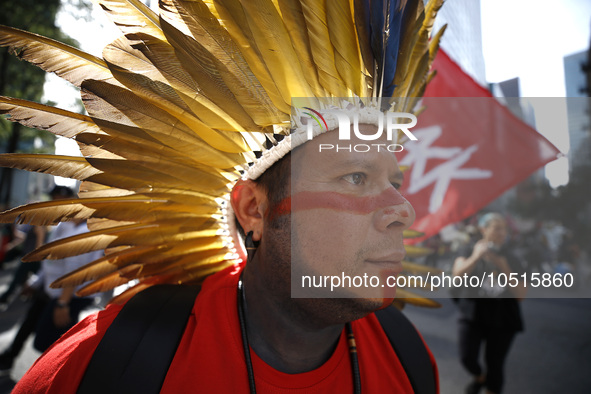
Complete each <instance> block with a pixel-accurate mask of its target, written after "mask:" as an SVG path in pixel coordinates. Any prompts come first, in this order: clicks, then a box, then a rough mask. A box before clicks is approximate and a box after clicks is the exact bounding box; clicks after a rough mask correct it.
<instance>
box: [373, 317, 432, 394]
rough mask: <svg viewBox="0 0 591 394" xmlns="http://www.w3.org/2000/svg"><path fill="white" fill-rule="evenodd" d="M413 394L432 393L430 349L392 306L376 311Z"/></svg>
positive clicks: (408, 322)
mask: <svg viewBox="0 0 591 394" xmlns="http://www.w3.org/2000/svg"><path fill="white" fill-rule="evenodd" d="M375 314H376V317H377V318H378V320H379V322H380V324H381V325H382V328H383V329H384V332H385V333H386V335H387V336H388V339H389V340H390V344H391V345H392V348H393V349H394V351H395V352H396V355H397V356H398V359H399V360H400V363H401V364H402V367H403V368H404V371H405V372H406V376H408V380H409V381H410V384H411V385H412V388H413V390H414V392H415V393H416V394H435V393H436V392H437V387H436V386H437V385H436V383H435V382H436V379H435V371H434V369H433V365H432V364H431V358H430V357H429V352H428V351H427V348H426V346H425V343H424V342H423V340H422V338H421V337H420V336H419V333H418V332H417V330H416V328H415V327H414V326H413V325H412V323H411V322H410V321H409V320H408V318H407V317H406V316H404V314H403V313H402V312H400V311H399V310H398V309H396V308H395V307H393V306H391V307H388V308H385V309H382V310H379V311H377V312H375Z"/></svg>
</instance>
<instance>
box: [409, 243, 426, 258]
mask: <svg viewBox="0 0 591 394" xmlns="http://www.w3.org/2000/svg"><path fill="white" fill-rule="evenodd" d="M404 249H405V250H406V257H421V256H426V255H428V254H431V253H432V252H433V251H432V250H431V249H429V248H424V247H422V246H414V245H404Z"/></svg>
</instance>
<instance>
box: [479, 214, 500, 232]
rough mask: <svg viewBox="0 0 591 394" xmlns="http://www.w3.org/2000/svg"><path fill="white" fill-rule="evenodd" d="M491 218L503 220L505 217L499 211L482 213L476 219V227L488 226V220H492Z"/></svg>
mask: <svg viewBox="0 0 591 394" xmlns="http://www.w3.org/2000/svg"><path fill="white" fill-rule="evenodd" d="M493 220H502V221H503V222H504V221H505V218H504V217H503V215H501V214H500V213H497V212H489V213H487V214H484V215H482V216H481V217H480V219H478V227H480V228H485V227H488V225H489V224H490V222H492V221H493Z"/></svg>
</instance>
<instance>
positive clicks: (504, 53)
mask: <svg viewBox="0 0 591 394" xmlns="http://www.w3.org/2000/svg"><path fill="white" fill-rule="evenodd" d="M447 1H449V2H453V1H454V0H447ZM474 1H477V0H474ZM154 3H155V2H154ZM481 18H482V40H483V51H484V59H485V69H486V79H487V81H488V82H500V81H504V80H507V79H511V78H515V77H519V79H520V89H521V93H522V96H523V97H564V96H565V95H566V91H565V87H564V67H563V58H564V56H566V55H570V54H573V53H576V52H580V51H582V50H585V49H587V48H588V47H589V42H590V37H591V32H590V24H591V0H559V1H556V0H553V1H551V0H481ZM92 19H93V22H92V23H89V22H87V21H84V20H76V19H75V18H74V17H72V16H71V15H70V14H69V13H68V12H67V10H66V11H65V12H62V13H61V15H60V17H59V19H58V24H59V25H60V27H62V29H63V30H64V31H65V32H66V33H67V34H69V35H70V36H72V37H75V38H76V39H77V40H78V41H79V42H80V44H81V46H82V48H83V49H84V50H86V51H87V52H89V53H92V54H94V55H96V56H100V55H101V51H102V48H103V47H104V46H105V45H106V44H108V43H109V42H110V41H112V40H113V39H115V38H116V37H117V36H118V34H119V31H118V30H117V29H116V28H115V27H114V26H113V25H112V24H111V23H110V22H109V20H108V19H107V18H106V16H105V15H104V13H103V12H102V11H101V10H100V9H98V8H97V7H95V9H94V11H93V14H92ZM58 80H59V78H57V77H55V76H54V77H52V78H51V79H50V81H51V84H50V85H48V86H47V87H46V96H45V99H51V100H53V101H58V102H59V103H60V104H59V106H61V107H65V108H67V109H75V97H76V93H73V90H71V89H70V88H69V87H68V85H67V84H66V83H60V82H58ZM565 111H566V109H565V107H564V108H557V109H556V111H555V113H553V114H548V111H537V112H538V113H537V115H536V124H537V128H538V131H539V132H540V133H542V134H543V135H545V136H546V138H548V139H549V140H550V141H551V142H552V143H554V145H556V146H557V147H558V148H559V149H560V150H561V151H562V152H563V153H564V154H568V151H569V139H568V134H566V133H565V132H564V130H565V129H566V125H565V122H566V121H563V122H562V125H561V126H559V127H556V125H557V124H559V125H560V122H557V121H556V119H555V118H556V113H565ZM544 116H546V117H547V116H553V117H554V119H548V118H544ZM63 145H64V146H68V145H67V144H66V143H63ZM60 149H62V148H60ZM67 149H69V148H66V150H67ZM546 173H547V177H548V178H549V179H550V180H551V183H552V184H553V186H558V185H560V184H564V183H565V182H567V181H568V164H567V161H566V159H565V158H564V159H562V160H559V161H557V162H554V163H551V164H550V165H548V166H547V167H546Z"/></svg>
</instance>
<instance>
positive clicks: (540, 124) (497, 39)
mask: <svg viewBox="0 0 591 394" xmlns="http://www.w3.org/2000/svg"><path fill="white" fill-rule="evenodd" d="M449 1H453V0H449ZM481 18H482V45H483V52H484V60H485V69H486V79H487V80H488V82H500V81H504V80H507V79H511V78H515V77H519V80H520V90H521V95H522V96H523V97H565V96H566V89H565V86H564V63H563V62H564V60H563V59H564V57H565V56H567V55H571V54H573V53H577V52H581V51H583V50H586V49H588V48H589V42H590V40H591V32H590V30H591V28H590V26H591V1H589V0H560V1H550V0H482V1H481ZM552 102H553V104H554V105H553V106H554V108H553V111H548V110H547V103H548V101H547V100H546V101H544V100H539V99H538V100H536V99H532V100H531V102H530V103H531V105H532V106H533V107H534V110H535V108H536V106H541V107H542V108H540V109H539V110H537V111H535V119H536V128H537V130H538V131H539V132H540V133H541V134H542V135H544V136H545V137H546V138H548V139H549V140H550V142H552V143H553V144H554V145H555V146H556V147H557V148H558V149H559V150H560V151H561V152H562V153H563V154H565V155H568V154H569V151H570V141H569V136H568V132H567V130H568V123H567V120H566V103H565V102H564V101H560V100H555V101H552ZM545 174H546V177H547V178H548V180H549V181H550V185H551V186H552V187H558V186H560V185H564V184H566V183H568V159H567V158H566V157H562V158H561V159H558V160H556V161H554V162H552V163H549V164H548V165H546V168H545Z"/></svg>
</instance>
